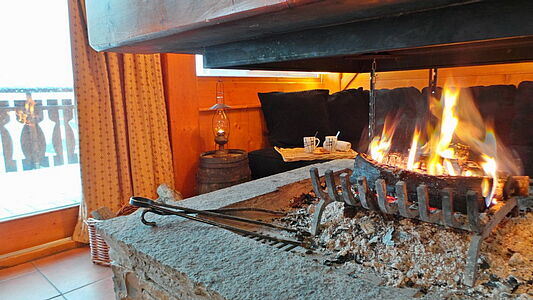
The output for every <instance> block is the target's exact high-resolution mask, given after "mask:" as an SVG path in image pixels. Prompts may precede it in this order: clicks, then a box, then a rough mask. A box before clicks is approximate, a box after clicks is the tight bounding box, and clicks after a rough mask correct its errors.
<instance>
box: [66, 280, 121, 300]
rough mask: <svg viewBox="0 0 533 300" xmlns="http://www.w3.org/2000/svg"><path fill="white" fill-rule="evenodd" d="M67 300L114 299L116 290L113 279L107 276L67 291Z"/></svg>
mask: <svg viewBox="0 0 533 300" xmlns="http://www.w3.org/2000/svg"><path fill="white" fill-rule="evenodd" d="M64 296H65V298H67V300H86V299H98V300H113V299H115V292H114V290H113V279H112V278H106V279H103V280H100V281H98V282H95V283H91V284H89V285H87V286H84V287H82V288H80V289H77V290H74V291H72V292H70V293H66V294H65V295H64Z"/></svg>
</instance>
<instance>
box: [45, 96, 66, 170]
mask: <svg viewBox="0 0 533 300" xmlns="http://www.w3.org/2000/svg"><path fill="white" fill-rule="evenodd" d="M46 104H47V110H48V118H49V119H50V121H52V122H54V129H53V131H52V146H53V147H54V151H55V153H56V154H55V155H54V166H61V165H63V164H64V163H65V160H64V156H63V138H62V135H61V122H60V120H59V108H58V107H57V105H58V101H57V100H56V99H49V100H47V101H46Z"/></svg>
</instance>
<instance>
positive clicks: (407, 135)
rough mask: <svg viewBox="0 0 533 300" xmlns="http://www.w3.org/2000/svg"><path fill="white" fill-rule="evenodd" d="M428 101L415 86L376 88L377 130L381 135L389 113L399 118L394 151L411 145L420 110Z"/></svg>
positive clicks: (394, 138)
mask: <svg viewBox="0 0 533 300" xmlns="http://www.w3.org/2000/svg"><path fill="white" fill-rule="evenodd" d="M425 102H426V101H425V100H424V99H423V98H422V94H421V93H420V91H419V90H418V89H416V88H415V87H406V88H396V89H381V90H376V127H375V128H376V131H375V132H374V136H376V135H380V134H381V131H382V130H383V125H384V123H385V118H386V117H387V116H388V115H391V116H396V117H397V118H399V124H398V127H397V128H396V131H395V133H394V137H393V139H392V147H391V149H392V151H405V150H406V149H408V148H409V146H410V145H411V138H412V135H413V131H414V129H415V125H416V122H417V117H418V115H419V114H418V112H417V108H418V109H419V110H420V109H421V107H423V104H424V103H425Z"/></svg>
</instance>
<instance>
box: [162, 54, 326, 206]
mask: <svg viewBox="0 0 533 300" xmlns="http://www.w3.org/2000/svg"><path fill="white" fill-rule="evenodd" d="M162 62H163V72H164V81H165V90H166V91H165V92H166V98H167V103H168V113H169V127H170V134H171V145H172V152H173V158H174V173H175V181H176V189H177V190H178V191H180V192H181V193H182V194H183V195H184V196H185V197H189V196H193V195H195V181H196V179H195V175H196V171H197V168H198V160H199V155H200V154H201V153H202V152H205V151H210V150H214V149H215V143H214V141H213V139H214V136H213V134H212V131H211V121H212V112H211V111H209V107H211V106H212V105H213V104H215V91H216V82H217V80H218V77H197V76H196V72H195V64H194V56H193V55H185V54H163V55H162ZM221 79H222V80H223V82H224V90H225V99H226V104H228V105H230V106H232V107H233V108H232V109H231V110H230V111H229V114H228V116H229V119H230V122H231V130H230V137H229V148H234V149H243V150H246V151H251V150H256V149H260V148H263V147H264V146H265V145H266V144H267V140H266V138H265V131H266V129H265V125H264V120H263V116H262V113H261V110H260V103H259V99H258V98H257V93H258V92H271V91H283V92H289V91H299V90H307V89H315V88H323V86H324V84H323V83H322V80H321V78H254V77H247V78H244V77H221Z"/></svg>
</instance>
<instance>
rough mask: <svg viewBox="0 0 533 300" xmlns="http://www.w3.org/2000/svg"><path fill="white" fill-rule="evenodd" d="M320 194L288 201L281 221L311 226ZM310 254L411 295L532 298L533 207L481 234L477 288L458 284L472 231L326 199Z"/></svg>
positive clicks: (354, 274)
mask: <svg viewBox="0 0 533 300" xmlns="http://www.w3.org/2000/svg"><path fill="white" fill-rule="evenodd" d="M317 202H318V199H317V198H316V197H315V194H314V193H313V192H310V193H308V194H302V195H300V196H299V197H295V198H293V199H291V200H290V203H291V206H292V207H294V208H296V209H295V210H294V211H292V212H290V213H289V214H288V215H287V216H286V217H284V218H282V219H280V220H279V222H280V223H282V224H284V225H288V226H292V227H295V228H299V229H302V230H309V228H310V226H311V222H312V215H313V212H314V210H315V206H316V204H317ZM320 227H321V230H320V233H319V234H318V235H317V236H315V237H313V238H312V239H313V241H312V242H313V247H314V248H315V249H314V252H316V253H317V254H320V255H321V257H323V259H322V263H323V264H324V265H326V266H329V267H334V268H343V269H345V270H347V271H348V272H349V274H350V276H352V277H354V278H362V279H366V280H372V281H374V282H378V283H379V284H381V285H386V286H394V287H411V288H418V289H419V293H418V294H417V296H420V297H421V298H423V297H438V298H441V299H533V212H531V211H521V212H520V213H519V214H518V216H514V217H512V218H506V219H505V220H504V221H503V222H501V223H500V224H499V225H498V226H497V227H496V228H495V229H494V231H493V232H492V234H491V235H490V236H489V237H488V238H487V239H486V240H484V242H483V244H482V247H481V254H480V260H479V263H480V270H479V277H478V281H477V284H476V286H474V287H468V286H466V285H464V284H463V282H462V280H463V279H462V278H463V277H462V274H463V272H464V269H465V264H466V261H465V257H466V252H467V251H468V245H469V242H470V241H469V240H470V237H471V235H469V234H468V233H467V232H464V231H462V230H458V229H453V228H447V227H444V226H439V225H435V224H430V223H425V222H421V221H419V220H416V219H406V218H402V217H399V216H397V215H389V214H383V213H380V212H377V211H369V210H366V209H363V208H357V209H356V211H355V212H353V211H351V212H350V216H349V217H345V214H344V204H343V203H342V202H334V203H331V204H330V205H328V206H327V207H326V208H325V210H324V213H323V215H322V223H321V225H320Z"/></svg>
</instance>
